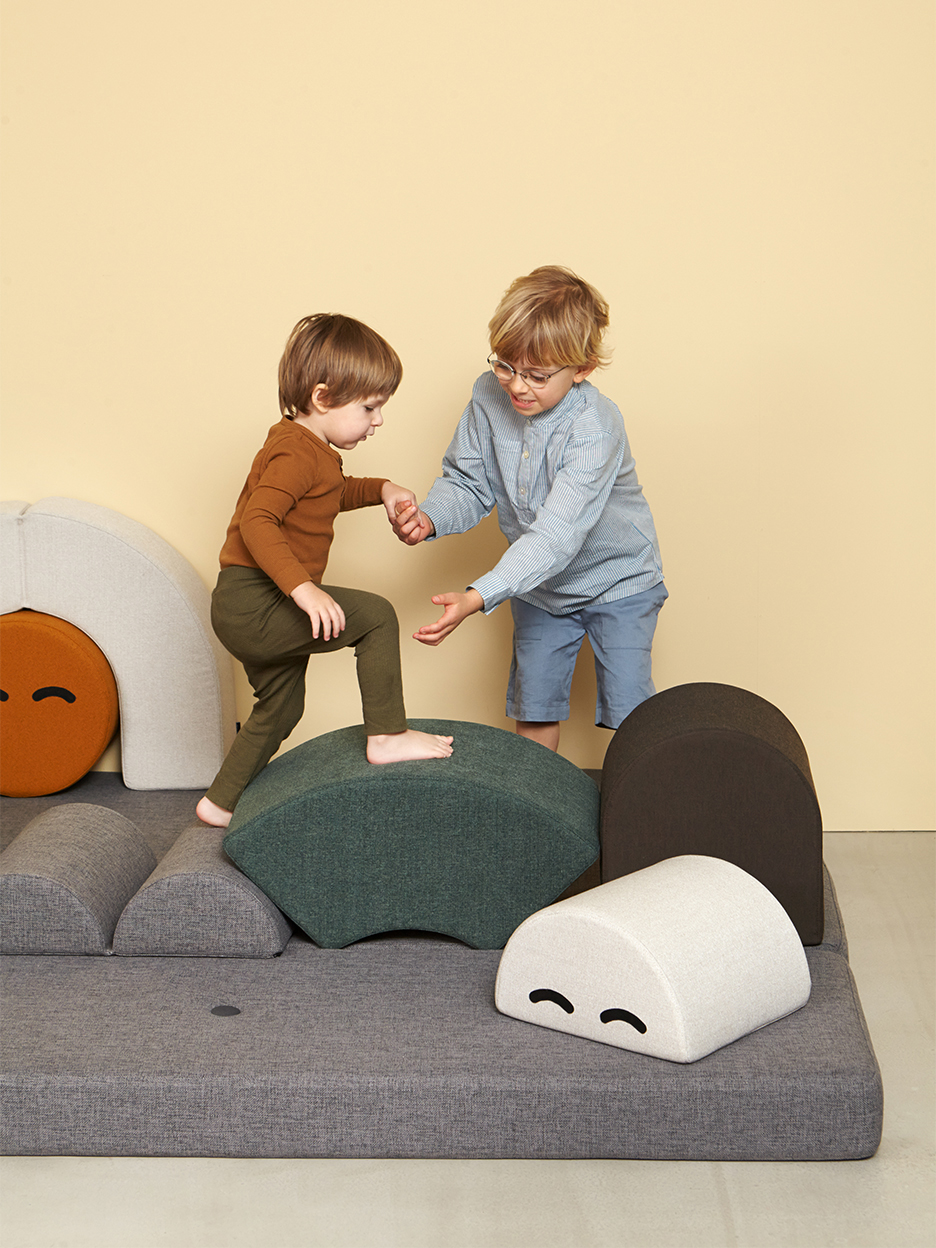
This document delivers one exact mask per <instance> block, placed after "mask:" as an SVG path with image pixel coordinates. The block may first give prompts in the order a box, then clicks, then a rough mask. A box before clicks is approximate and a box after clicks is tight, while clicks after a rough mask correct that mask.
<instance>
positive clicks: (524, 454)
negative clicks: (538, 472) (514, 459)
mask: <svg viewBox="0 0 936 1248" xmlns="http://www.w3.org/2000/svg"><path fill="white" fill-rule="evenodd" d="M523 458H524V459H529V458H530V452H529V451H524V452H523Z"/></svg>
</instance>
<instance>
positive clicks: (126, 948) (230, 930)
mask: <svg viewBox="0 0 936 1248" xmlns="http://www.w3.org/2000/svg"><path fill="white" fill-rule="evenodd" d="M224 835H225V829H224V828H209V827H206V826H205V824H203V823H200V822H198V821H197V820H196V821H193V822H192V823H191V824H190V825H189V827H187V828H186V829H185V830H184V831H183V832H182V834H181V835H180V837H179V839H178V840H177V841H176V843H175V845H173V847H172V849H171V850H170V851H169V852H168V854H166V856H165V858H163V860H162V862H161V863H160V864H159V866H158V867H157V868H156V870H155V871H154V872H153V874H152V875H151V876H150V877H149V879H148V880H147V881H146V883H145V884H144V885H143V887H142V888H141V889H140V891H139V892H138V893H137V894H136V895H135V896H134V897H132V898H131V899H130V901H129V902H128V903H127V906H126V909H125V910H124V912H123V914H122V915H121V916H120V921H119V922H118V924H117V930H116V932H115V933H114V953H115V954H123V955H137V956H143V957H155V956H166V955H170V956H179V957H205V958H272V957H274V956H275V955H276V954H278V953H281V952H282V950H283V948H284V947H285V945H286V942H287V941H288V940H289V938H290V936H291V935H292V927H291V926H290V924H289V921H288V920H287V919H286V917H285V916H284V915H283V914H282V913H281V912H280V911H279V910H278V909H277V908H276V906H275V905H274V904H273V902H272V901H270V899H269V897H267V896H266V895H265V894H264V893H262V892H261V891H260V889H259V888H258V887H257V886H256V884H254V883H252V882H251V881H250V880H248V879H247V877H246V876H245V875H243V874H242V873H241V872H240V871H238V869H237V868H236V867H235V866H234V864H233V863H232V862H231V860H230V859H229V858H228V856H227V854H225V852H224V850H223V849H222V848H221V842H222V840H223V839H224Z"/></svg>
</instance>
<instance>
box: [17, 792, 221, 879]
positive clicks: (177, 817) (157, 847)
mask: <svg viewBox="0 0 936 1248" xmlns="http://www.w3.org/2000/svg"><path fill="white" fill-rule="evenodd" d="M203 792H204V790H203V789H195V790H192V791H189V790H186V789H154V790H151V791H148V792H147V791H140V790H137V789H128V788H127V787H126V786H125V785H124V783H123V780H122V778H121V776H120V774H119V772H115V771H89V772H88V774H87V775H86V776H82V778H81V779H80V780H79V781H78V782H77V784H73V785H72V786H71V788H70V789H66V790H65V791H64V792H62V793H50V794H48V795H46V796H44V797H0V845H2V847H3V848H4V849H6V847H7V845H9V844H10V843H11V841H12V840H13V839H14V837H16V836H18V835H19V833H20V832H21V831H22V830H23V828H25V827H26V825H27V824H28V823H30V822H31V821H32V820H33V819H35V817H36V816H37V815H41V814H42V813H43V811H46V810H51V809H53V807H55V806H63V805H67V804H68V803H69V802H87V803H90V804H91V805H92V806H106V807H107V808H108V810H116V811H117V813H118V814H121V815H123V816H124V817H125V818H127V819H129V820H130V821H131V823H133V824H134V825H135V826H136V827H137V829H138V830H139V832H140V835H141V836H142V837H143V839H144V840H145V841H146V843H147V845H149V847H150V849H151V850H152V851H153V853H154V854H155V855H156V860H157V862H158V861H159V860H160V859H161V858H162V857H164V855H165V854H166V852H167V850H169V849H171V848H172V846H173V844H174V843H175V841H176V840H177V839H178V837H179V834H180V833H181V831H182V829H183V828H185V827H187V826H188V824H189V822H190V821H191V819H192V816H193V814H194V812H195V803H196V802H197V801H198V799H199V798H200V797H201V795H202V793H203Z"/></svg>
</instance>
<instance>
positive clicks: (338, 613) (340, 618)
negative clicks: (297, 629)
mask: <svg viewBox="0 0 936 1248" xmlns="http://www.w3.org/2000/svg"><path fill="white" fill-rule="evenodd" d="M289 596H290V598H291V599H292V600H293V602H294V603H295V604H296V605H297V606H299V607H301V608H302V609H303V611H304V612H305V613H306V615H307V616H308V617H309V619H310V620H311V621H312V636H313V637H314V638H315V639H316V640H318V635H319V633H321V634H322V640H323V641H330V640H331V638H332V637H337V636H338V634H339V633H340V632H341V631H342V630H343V629H344V626H345V613H344V612H343V611H342V609H341V607H339V605H338V603H337V602H335V600H334V598H333V597H332V596H331V594H326V592H325V590H324V589H322V588H321V586H319V585H316V584H315V582H314V581H303V582H302V584H301V585H297V586H296V588H295V589H294V590H293V591H292V593H291V594H290V595H289Z"/></svg>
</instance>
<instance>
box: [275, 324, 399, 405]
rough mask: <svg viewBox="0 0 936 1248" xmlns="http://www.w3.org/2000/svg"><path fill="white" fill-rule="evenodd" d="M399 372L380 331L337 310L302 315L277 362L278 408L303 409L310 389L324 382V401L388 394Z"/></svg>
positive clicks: (340, 401)
mask: <svg viewBox="0 0 936 1248" xmlns="http://www.w3.org/2000/svg"><path fill="white" fill-rule="evenodd" d="M402 377H403V365H402V364H401V363H400V357H399V356H398V355H397V353H396V352H395V351H394V349H393V347H391V346H390V344H389V343H388V342H386V341H385V340H384V339H383V338H381V336H380V334H378V333H376V332H375V331H374V330H373V329H370V328H369V327H368V326H367V325H364V324H362V323H361V322H360V321H355V320H353V319H352V318H351V317H350V316H341V315H340V314H339V313H329V312H318V313H316V315H315V316H305V317H303V318H302V320H301V321H300V322H299V324H298V325H297V326H296V327H295V328H294V329H293V331H292V333H291V334H290V335H289V340H288V342H287V343H286V350H285V351H284V352H283V358H282V359H281V360H280V364H279V403H280V411H281V412H282V413H283V415H284V416H288V417H289V419H290V420H292V419H294V418H295V417H296V416H298V415H300V414H301V415H308V413H309V409H310V408H311V405H312V393H313V391H314V390H315V387H316V386H324V387H325V389H326V391H327V395H326V399H327V402H328V406H329V407H344V405H345V404H346V403H354V402H356V401H357V400H359V399H366V398H371V397H375V398H376V397H377V396H378V395H380V396H384V397H386V398H389V397H390V395H391V394H393V393H395V391H396V389H397V387H398V386H399V384H400V381H401V379H402Z"/></svg>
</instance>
